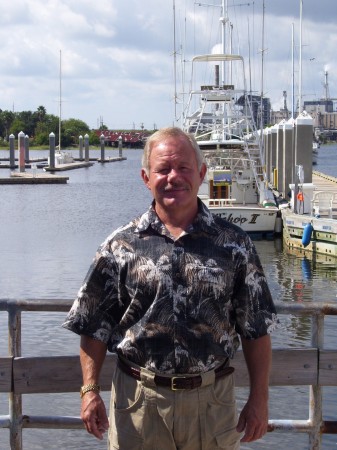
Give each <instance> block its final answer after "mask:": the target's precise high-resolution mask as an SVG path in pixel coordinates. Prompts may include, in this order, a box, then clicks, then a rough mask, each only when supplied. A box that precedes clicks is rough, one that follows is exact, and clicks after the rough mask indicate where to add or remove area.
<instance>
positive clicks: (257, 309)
mask: <svg viewBox="0 0 337 450" xmlns="http://www.w3.org/2000/svg"><path fill="white" fill-rule="evenodd" d="M238 260H239V263H238V271H237V275H236V281H235V289H234V294H233V306H234V311H235V329H236V331H237V332H238V333H239V334H240V335H241V336H243V337H245V338H246V339H257V338H259V337H262V336H264V335H266V334H269V333H271V332H272V331H273V330H274V329H275V328H277V327H278V325H279V321H278V318H277V315H276V309H275V305H274V302H273V299H272V296H271V293H270V290H269V286H268V283H267V280H266V277H265V274H264V271H263V268H262V265H261V262H260V258H259V256H258V254H257V252H256V249H255V246H254V244H253V243H252V242H251V240H250V238H249V237H248V236H247V240H246V245H245V247H241V252H240V256H239V258H238Z"/></svg>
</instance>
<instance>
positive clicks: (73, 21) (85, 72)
mask: <svg viewBox="0 0 337 450" xmlns="http://www.w3.org/2000/svg"><path fill="white" fill-rule="evenodd" d="M213 3H214V2H213ZM215 3H218V4H219V5H221V0H219V1H217V0H216V2H215ZM246 3H247V4H248V3H249V6H248V5H246V6H245V2H242V0H240V1H239V0H235V1H234V0H229V1H228V5H229V7H228V16H229V19H230V23H231V24H232V41H233V52H240V53H241V54H243V56H244V57H245V59H246V68H247V71H248V68H250V70H251V79H252V80H253V84H254V90H256V91H257V92H259V91H260V80H261V46H262V43H261V40H262V38H261V35H262V32H261V27H262V16H261V14H262V0H255V2H246ZM175 4H176V31H177V35H176V43H177V48H176V50H177V58H176V62H177V80H179V83H178V84H179V85H178V90H179V96H180V98H181V97H182V95H181V93H182V91H183V90H185V93H186V89H187V88H188V83H187V82H188V79H189V69H190V64H189V61H190V60H191V58H192V56H193V55H194V54H200V53H209V52H211V49H212V48H213V47H214V45H216V44H217V43H219V42H220V39H221V32H220V27H219V15H220V8H210V7H199V6H197V5H196V4H195V3H194V0H175ZM299 4H300V2H299V1H296V0H284V1H282V2H280V1H274V0H265V48H267V50H266V51H265V53H264V57H265V61H264V64H265V91H266V92H267V93H268V95H269V96H270V97H271V100H272V103H273V104H277V103H279V102H280V99H281V98H282V91H283V90H287V91H288V96H289V95H290V91H291V78H292V76H291V24H292V23H294V28H295V38H296V46H297V49H296V58H297V67H296V70H297V71H298V45H299V44H298V34H299ZM233 5H236V6H235V7H234V6H233ZM238 5H243V6H238ZM336 13H337V2H331V1H330V0H321V1H320V6H319V8H317V3H316V1H315V0H304V1H303V18H304V20H303V81H304V86H303V89H304V90H305V92H306V93H308V94H314V95H315V96H321V95H322V89H323V88H322V83H323V81H324V66H326V65H328V66H329V87H330V92H331V94H333V93H334V92H336V90H337V86H336V82H337V80H336V75H335V73H337V70H336V69H337V67H336V63H335V49H336V46H337V31H336V29H335V24H334V18H335V17H336ZM0 39H1V41H2V42H4V43H6V45H3V46H2V51H1V53H0V86H1V103H0V108H1V109H2V110H5V109H9V110H12V109H13V105H14V109H15V110H19V111H21V110H33V111H34V110H36V109H37V107H38V106H40V105H43V106H45V107H46V108H47V112H48V113H51V114H58V98H59V63H60V50H61V51H62V97H63V108H62V109H63V114H62V115H63V118H69V117H75V118H78V119H81V120H84V121H85V122H86V123H88V125H89V126H90V127H93V128H94V127H96V126H97V124H98V122H99V118H100V117H102V116H103V120H104V123H106V125H107V126H108V127H110V128H128V127H130V128H131V127H132V126H133V124H135V126H137V127H138V126H139V125H140V124H141V123H143V124H144V126H145V127H146V128H149V129H151V128H152V127H153V124H154V123H156V125H157V126H165V125H169V124H172V123H173V120H174V104H173V98H174V73H173V67H174V64H173V62H174V61H173V50H174V49H173V0H172V1H171V0H146V2H139V1H138V0H123V1H121V0H100V1H96V2H93V1H92V0H81V1H80V2H79V1H75V0H30V1H29V2H27V1H25V0H11V1H10V2H6V4H4V2H3V4H2V5H1V6H0ZM182 61H187V62H186V64H184V65H182V64H181V62H182ZM248 62H250V65H249V64H248ZM248 75H249V74H248V72H247V78H248ZM181 80H185V84H184V85H181V83H180V81H181ZM333 95H335V94H333Z"/></svg>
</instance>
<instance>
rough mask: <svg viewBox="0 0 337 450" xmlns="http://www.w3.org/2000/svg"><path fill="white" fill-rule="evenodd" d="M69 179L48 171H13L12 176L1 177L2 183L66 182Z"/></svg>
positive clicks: (0, 181) (0, 182)
mask: <svg viewBox="0 0 337 450" xmlns="http://www.w3.org/2000/svg"><path fill="white" fill-rule="evenodd" d="M68 180H69V177H63V176H62V177H61V176H55V175H51V174H47V173H32V172H12V173H11V175H10V177H6V178H0V184H66V183H67V182H68Z"/></svg>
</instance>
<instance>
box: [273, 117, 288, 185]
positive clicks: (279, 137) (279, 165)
mask: <svg viewBox="0 0 337 450" xmlns="http://www.w3.org/2000/svg"><path fill="white" fill-rule="evenodd" d="M284 122H285V121H284V120H283V121H281V122H280V123H279V124H278V125H276V170H277V183H276V184H275V183H274V185H275V187H276V189H277V190H278V192H282V193H283V192H284V189H282V180H283V124H284Z"/></svg>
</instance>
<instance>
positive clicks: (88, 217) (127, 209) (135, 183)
mask: <svg viewBox="0 0 337 450" xmlns="http://www.w3.org/2000/svg"><path fill="white" fill-rule="evenodd" d="M336 152H337V146H325V147H321V149H319V151H318V156H317V165H316V166H315V167H314V169H315V170H318V171H321V172H324V173H327V174H330V175H333V176H337V162H335V163H334V161H335V160H336ZM92 153H94V152H92ZM107 153H108V156H110V155H111V156H117V152H116V150H110V151H109V152H107ZM74 154H75V156H76V153H74ZM123 154H124V155H125V156H126V157H127V160H126V161H123V162H116V163H109V164H104V165H102V164H95V165H94V166H92V167H90V168H86V169H78V170H74V171H69V172H64V175H66V176H69V177H70V179H69V182H68V184H66V185H35V186H34V185H31V186H30V185H22V186H19V185H18V186H14V185H12V186H10V185H1V186H0V192H1V194H0V240H1V255H2V256H1V258H0V298H5V297H8V298H74V297H75V296H76V293H77V291H78V288H79V287H80V285H81V283H82V280H83V278H84V276H85V273H86V271H87V269H88V267H89V264H90V263H91V260H92V258H93V256H94V253H95V251H96V249H97V247H98V245H99V244H100V243H101V242H102V241H103V240H104V239H105V237H106V236H107V235H108V234H109V233H110V232H111V231H112V230H113V229H115V228H116V227H117V226H119V225H120V224H123V223H126V222H127V221H128V220H130V219H131V218H133V217H134V216H135V215H138V214H140V213H141V212H143V211H144V210H145V209H146V208H147V207H148V205H149V204H150V201H151V197H150V193H149V191H148V190H147V189H146V188H145V186H144V185H143V182H142V180H141V178H140V158H141V150H125V151H124V152H123ZM5 155H6V156H7V153H5V152H0V157H4V156H5ZM34 156H41V152H31V157H34ZM90 156H94V155H93V154H92V155H90ZM97 156H98V157H99V152H97ZM7 174H8V171H7V170H6V169H2V170H1V171H0V176H5V175H7ZM256 247H257V250H258V252H259V254H260V257H261V260H262V264H263V266H264V269H265V272H266V276H267V278H268V281H269V285H270V288H271V291H272V294H273V297H274V299H275V301H287V302H296V301H298V302H310V301H322V302H334V301H336V296H337V287H336V286H337V284H336V279H337V268H336V266H335V265H332V266H331V265H330V266H322V265H315V264H314V263H312V262H310V261H308V260H303V259H301V258H298V257H295V256H293V255H289V254H288V253H287V252H286V251H284V249H283V248H282V242H281V241H280V240H275V241H257V242H256ZM63 319H64V314H60V313H25V314H23V334H22V338H23V344H22V350H23V355H25V356H28V355H30V356H39V355H45V354H49V355H61V354H77V353H78V346H79V338H78V337H77V336H76V335H74V334H73V333H70V332H68V331H66V330H63V329H62V328H61V327H60V325H61V323H62V321H63ZM281 321H282V328H281V330H280V331H278V332H276V333H275V334H274V336H273V345H274V346H275V347H284V346H297V347H306V346H309V336H310V321H309V319H306V318H300V319H299V318H294V317H281ZM326 322H327V326H326V332H325V342H326V344H325V346H326V347H327V348H334V347H335V342H336V334H337V332H336V331H335V330H336V329H337V327H336V321H335V320H334V318H329V319H327V321H326ZM6 330H7V315H6V314H5V313H0V355H1V356H6V355H7V334H6V332H7V331H6ZM246 395H247V390H245V389H240V390H239V392H238V404H239V406H241V405H242V403H243V401H244V399H245V397H246ZM108 397H109V395H108V393H104V398H105V400H106V403H107V404H108ZM46 400H48V401H46ZM336 404H337V389H336V388H326V389H324V408H323V413H324V418H325V419H326V420H334V419H336V417H337V407H336ZM51 405H52V411H51ZM79 405H80V401H79V395H78V393H73V394H51V395H49V396H46V395H42V394H41V395H26V396H24V399H23V411H24V413H27V414H32V415H44V414H45V415H50V414H60V415H61V414H62V415H70V416H71V415H72V416H73V415H78V414H79ZM0 414H8V400H7V395H6V394H0ZM307 417H308V389H307V388H305V387H304V388H299V387H297V388H289V387H282V388H271V407H270V418H272V419H285V418H292V419H307ZM8 437H9V433H8V430H6V429H0V448H1V449H7V448H9V444H8ZM336 441H337V439H336V437H334V436H325V437H324V440H323V449H324V450H325V449H327V450H328V449H329V450H330V449H337V442H336ZM23 443H24V449H25V450H37V449H41V450H42V449H43V450H46V449H61V450H68V449H88V450H89V449H90V450H96V449H97V450H101V449H105V448H106V442H105V441H103V442H100V441H97V440H96V439H94V438H92V437H91V436H89V435H87V434H86V432H84V431H83V432H82V431H72V430H66V431H65V430H48V431H46V430H28V429H26V430H24V432H23ZM286 447H288V448H291V449H293V450H305V449H307V448H308V438H307V436H306V435H304V434H303V435H302V434H300V433H297V434H295V433H269V434H268V435H267V436H266V437H265V438H264V439H263V440H261V441H259V442H257V443H255V444H250V445H245V446H242V448H243V449H244V450H245V449H259V450H260V449H262V450H263V449H266V450H267V449H268V450H269V449H272V448H279V449H283V448H286Z"/></svg>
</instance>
